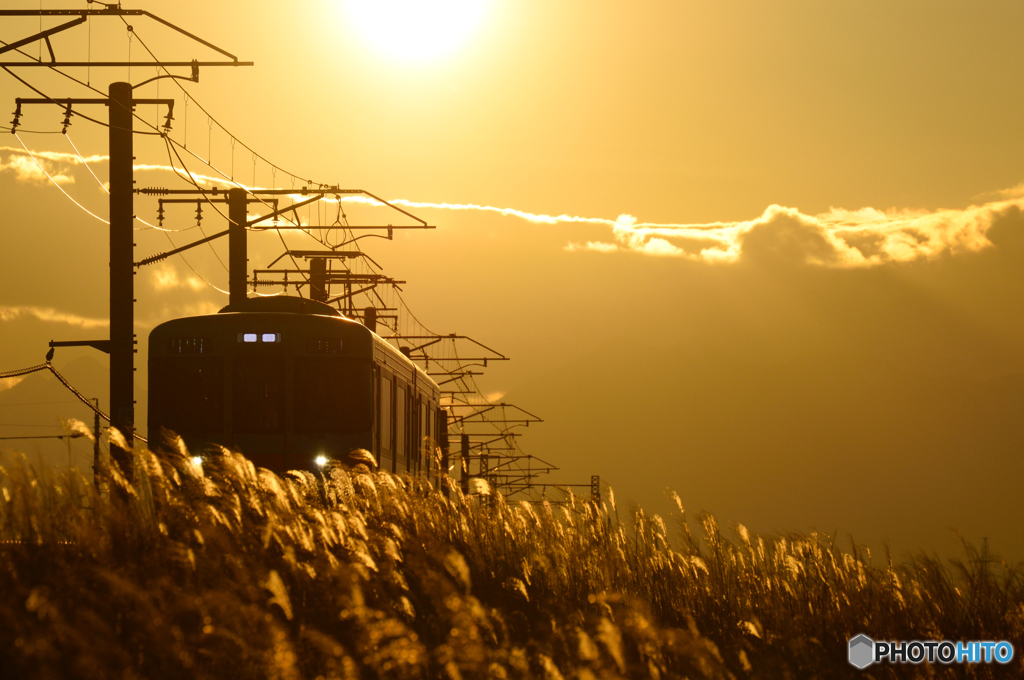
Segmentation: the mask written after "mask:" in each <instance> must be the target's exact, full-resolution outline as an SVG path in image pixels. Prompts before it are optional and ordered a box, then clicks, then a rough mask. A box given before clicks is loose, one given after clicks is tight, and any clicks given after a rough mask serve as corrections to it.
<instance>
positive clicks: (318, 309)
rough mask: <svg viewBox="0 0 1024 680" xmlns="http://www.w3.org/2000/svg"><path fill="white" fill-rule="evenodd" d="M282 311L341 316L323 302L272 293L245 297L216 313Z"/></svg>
mask: <svg viewBox="0 0 1024 680" xmlns="http://www.w3.org/2000/svg"><path fill="white" fill-rule="evenodd" d="M231 312H236V313H243V314H244V313H260V314H262V313H267V312H269V313H282V314H319V315H321V316H343V315H342V313H341V312H339V311H338V310H337V309H335V308H334V307H331V306H330V305H329V304H327V303H325V302H318V301H316V300H310V299H309V298H302V297H294V296H291V295H274V296H270V297H254V298H246V299H245V300H243V301H242V302H235V303H232V304H229V305H227V306H226V307H222V308H221V309H220V311H218V312H217V313H218V314H225V313H231Z"/></svg>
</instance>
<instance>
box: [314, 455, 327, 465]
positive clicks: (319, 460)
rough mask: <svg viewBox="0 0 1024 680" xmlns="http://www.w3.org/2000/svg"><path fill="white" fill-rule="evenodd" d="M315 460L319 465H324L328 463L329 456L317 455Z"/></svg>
mask: <svg viewBox="0 0 1024 680" xmlns="http://www.w3.org/2000/svg"><path fill="white" fill-rule="evenodd" d="M315 462H316V464H317V465H318V466H320V467H323V466H325V465H327V456H317V457H316V460H315Z"/></svg>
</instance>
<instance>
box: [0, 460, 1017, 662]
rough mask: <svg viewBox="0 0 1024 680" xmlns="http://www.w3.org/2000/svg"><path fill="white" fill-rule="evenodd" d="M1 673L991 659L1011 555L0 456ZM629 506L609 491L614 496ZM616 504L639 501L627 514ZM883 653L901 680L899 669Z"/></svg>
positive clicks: (381, 485)
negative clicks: (858, 645) (851, 647)
mask: <svg viewBox="0 0 1024 680" xmlns="http://www.w3.org/2000/svg"><path fill="white" fill-rule="evenodd" d="M0 474H2V475H3V477H4V479H3V480H2V482H3V486H4V487H5V491H3V492H2V496H0V540H4V541H13V542H7V543H5V544H3V545H0V657H2V661H0V664H2V665H0V675H2V676H3V677H7V678H21V677H31V678H51V677H52V678H62V677H82V678H189V677H198V678H217V679H226V678H286V679H290V678H310V679H312V678H318V677H323V678H374V677H380V678H437V677H451V678H458V677H464V678H471V677H491V678H502V677H510V678H525V677H536V678H559V677H564V678H591V677H619V676H628V677H690V678H702V677H710V678H728V677H737V678H743V677H768V678H775V677H792V678H810V677H821V678H832V677H847V676H849V677H875V678H879V677H908V676H909V675H913V674H914V673H916V672H920V673H921V674H922V677H927V675H926V674H927V673H928V672H930V671H936V672H937V675H935V676H931V677H1001V676H1003V675H1006V674H1010V675H1012V676H1015V677H1019V676H1020V675H1024V673H1022V669H1024V666H1022V662H1021V655H1022V652H1024V649H1022V648H1021V646H1022V645H1021V643H1024V597H1022V595H1024V583H1022V570H1021V569H1019V568H1016V569H1014V568H1008V567H1006V565H1003V564H1000V563H998V562H997V561H995V560H993V559H992V558H991V557H990V556H989V555H988V554H987V553H986V551H985V550H981V551H977V550H974V549H973V548H971V547H969V546H967V547H966V555H965V558H964V559H963V560H962V561H959V562H952V563H950V564H949V566H947V565H945V564H943V563H941V562H940V561H939V560H938V559H935V558H931V557H926V556H921V557H918V558H915V559H913V560H911V561H908V562H905V563H902V564H898V565H891V564H888V563H885V564H883V565H882V566H878V565H874V566H872V564H871V563H869V561H868V560H867V558H866V555H865V551H863V550H861V549H853V550H852V551H850V552H844V551H841V550H840V549H839V548H838V546H836V545H835V543H834V541H833V540H832V539H830V538H828V537H823V536H814V535H811V536H805V535H792V536H787V537H785V538H782V537H774V538H770V539H763V538H761V537H756V536H750V535H748V533H747V531H746V530H745V529H743V528H742V527H737V530H736V532H735V538H733V539H730V538H727V537H726V536H724V535H723V534H722V533H721V532H720V530H719V527H718V526H717V524H716V522H715V519H714V518H713V517H710V516H703V517H702V518H701V519H700V525H701V526H702V527H703V535H702V536H701V537H700V539H699V540H698V539H697V538H696V537H694V536H691V534H690V533H689V530H688V528H687V524H686V522H685V515H684V514H683V509H682V507H681V506H680V508H679V511H680V516H679V517H676V518H674V519H673V521H674V523H675V525H676V526H675V527H674V529H675V530H674V532H673V533H675V534H676V535H675V536H674V537H673V538H672V539H670V537H669V533H670V532H669V529H668V528H667V527H666V525H665V523H664V522H663V521H662V520H661V518H659V517H647V516H645V515H644V514H643V512H642V511H639V510H638V511H636V512H633V513H621V512H618V511H616V509H615V508H614V502H612V503H611V504H610V505H602V506H600V507H595V506H594V505H593V504H591V503H589V502H586V501H580V500H579V499H576V500H575V501H574V502H572V503H570V504H568V505H566V506H554V507H552V506H549V505H528V504H523V503H511V502H507V501H505V500H504V499H502V498H501V497H463V496H462V495H461V494H460V493H459V492H457V491H455V492H453V494H452V498H451V499H450V500H449V499H447V498H445V497H443V496H442V495H441V494H438V493H436V492H433V491H432V490H430V489H429V488H428V487H426V485H425V484H423V483H421V482H416V481H413V480H409V479H407V478H406V479H401V478H395V477H392V476H390V475H386V474H379V475H371V474H358V473H352V474H350V473H347V472H344V471H340V470H339V471H335V472H333V473H331V477H332V478H331V479H328V480H327V481H326V482H323V481H321V480H319V479H317V478H314V477H313V476H312V475H303V476H301V477H289V478H286V479H279V478H278V477H276V476H274V475H273V474H271V473H269V472H267V471H263V470H259V471H257V470H254V469H253V467H252V466H251V465H250V464H249V463H248V461H246V460H245V459H244V458H242V457H240V456H237V455H234V454H225V455H224V456H222V457H214V458H210V459H209V460H208V461H207V464H206V469H205V473H204V472H203V471H201V470H198V469H197V468H196V467H194V466H193V465H191V463H190V462H189V459H188V457H187V455H186V454H185V452H180V453H175V454H161V455H160V456H159V457H158V456H156V455H154V454H151V453H149V452H141V453H138V454H137V455H136V474H135V482H134V484H128V483H127V482H125V480H124V478H123V477H121V476H120V475H119V474H117V472H116V471H108V473H107V474H108V480H109V481H108V485H109V493H108V494H107V496H109V497H107V498H104V497H99V496H97V495H96V494H95V493H94V492H93V490H92V488H91V487H90V485H88V484H87V483H86V482H85V480H84V479H83V478H81V477H80V476H76V475H75V474H68V473H66V472H65V473H57V472H55V471H52V470H41V471H40V470H35V469H33V468H31V467H30V466H28V465H26V464H24V463H22V464H14V465H11V466H9V467H8V468H7V469H6V470H3V471H0ZM620 510H621V509H620ZM618 514H630V515H631V516H630V517H629V520H628V523H629V525H630V526H629V527H628V529H627V527H626V526H624V523H620V522H619V521H618V520H617V515H618ZM861 632H864V633H867V634H868V635H870V636H871V637H874V638H875V639H882V640H908V639H950V640H1000V639H1008V640H1010V641H1011V642H1013V643H1014V645H1015V647H1016V648H1017V656H1016V658H1015V659H1014V661H1013V665H1012V668H1006V667H998V668H997V667H990V666H977V665H976V666H971V667H963V666H954V667H948V668H947V667H943V666H940V665H938V664H937V665H936V666H934V667H928V666H927V664H925V665H924V666H921V667H912V666H905V667H892V666H887V667H882V666H872V667H871V668H869V669H868V671H867V672H860V671H856V670H855V669H853V668H852V667H851V666H849V665H848V664H847V661H846V647H847V640H848V638H850V637H851V636H853V635H855V634H857V633H861ZM896 671H898V672H899V674H898V675H897V674H896Z"/></svg>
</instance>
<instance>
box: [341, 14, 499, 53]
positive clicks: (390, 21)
mask: <svg viewBox="0 0 1024 680" xmlns="http://www.w3.org/2000/svg"><path fill="white" fill-rule="evenodd" d="M488 4H489V3H488V0H431V1H429V2H421V1H418V0H373V1H367V0H345V2H344V8H345V15H346V17H347V18H349V19H351V20H352V21H354V22H355V24H356V25H357V27H358V30H359V32H360V33H361V34H362V35H363V36H364V37H365V38H366V40H367V41H368V42H370V43H372V44H373V46H374V47H376V48H377V49H379V50H381V51H382V52H385V53H387V54H388V55H389V56H393V57H398V58H402V59H424V58H432V57H438V56H441V55H444V54H447V53H449V52H451V51H452V50H454V49H456V48H457V47H458V46H459V45H461V44H462V43H463V42H465V40H466V39H467V38H469V36H470V35H471V34H472V33H473V30H474V29H475V28H476V27H477V26H478V25H479V24H480V21H481V20H482V19H483V16H484V14H485V12H486V10H487V6H488Z"/></svg>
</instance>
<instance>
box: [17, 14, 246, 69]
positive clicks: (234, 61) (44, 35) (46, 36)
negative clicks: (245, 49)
mask: <svg viewBox="0 0 1024 680" xmlns="http://www.w3.org/2000/svg"><path fill="white" fill-rule="evenodd" d="M0 17H78V18H77V19H73V20H71V21H69V22H67V23H65V24H61V25H60V26H55V27H53V28H48V29H46V30H45V31H40V32H39V33H36V34H35V35H31V36H29V37H27V38H23V39H22V40H18V41H16V42H13V43H11V44H9V45H7V46H5V47H3V48H2V49H0V54H3V53H4V52H9V51H11V50H15V49H18V48H19V47H22V46H24V45H27V44H29V43H32V42H35V41H37V40H44V41H46V46H47V48H48V49H49V52H50V61H48V62H45V61H41V60H33V61H15V62H10V63H0V66H18V67H20V66H36V67H39V66H44V67H47V68H52V67H66V66H96V67H100V66H165V67H166V66H252V65H253V62H251V61H238V57H236V56H235V55H233V54H231V53H230V52H228V51H226V50H223V49H221V48H219V47H217V46H216V45H214V44H213V43H211V42H208V41H206V40H203V39H202V38H200V37H199V36H197V35H195V34H193V33H189V32H188V31H186V30H185V29H183V28H180V27H178V26H175V25H174V24H172V23H171V22H169V21H167V20H166V19H161V18H160V17H158V16H157V15H155V14H152V13H150V12H147V11H145V10H141V9H122V8H121V7H119V6H107V7H106V8H105V9H7V10H0ZM88 17H147V18H149V19H152V20H154V21H156V22H158V23H161V24H163V25H164V26H167V27H168V28H170V29H171V30H173V31H177V32H178V33H180V34H182V35H184V36H186V37H188V38H190V39H192V40H194V41H196V42H197V43H199V44H200V45H204V46H205V47H208V48H210V49H211V50H213V51H214V52H217V53H219V54H221V55H223V56H225V57H227V58H228V59H230V60H231V61H196V60H193V61H183V62H176V61H164V62H148V61H143V62H125V61H57V59H56V57H55V56H54V53H53V47H52V46H51V45H50V36H51V35H54V34H55V33H60V32H62V31H66V30H68V29H69V28H73V27H75V26H78V25H79V24H82V23H84V22H85V20H86V19H87V18H88ZM128 30H132V28H131V26H129V27H128Z"/></svg>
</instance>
